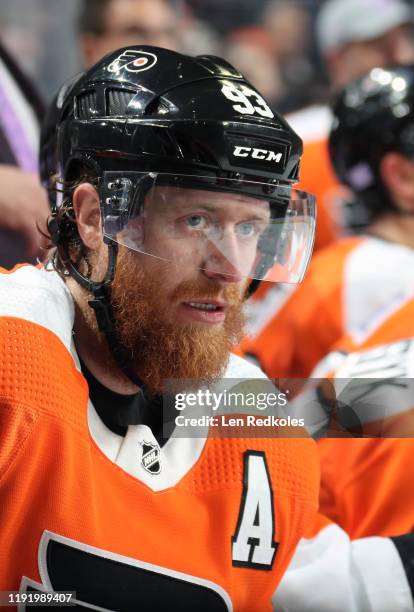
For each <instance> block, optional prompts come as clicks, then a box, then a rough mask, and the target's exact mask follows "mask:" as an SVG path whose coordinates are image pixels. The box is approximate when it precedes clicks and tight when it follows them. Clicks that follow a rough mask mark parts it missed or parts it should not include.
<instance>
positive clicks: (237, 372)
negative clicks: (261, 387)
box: [223, 354, 267, 379]
mask: <svg viewBox="0 0 414 612" xmlns="http://www.w3.org/2000/svg"><path fill="white" fill-rule="evenodd" d="M223 378H243V379H251V378H264V379H267V376H266V374H265V373H264V372H263V371H262V370H261V369H260V368H259V367H257V366H256V365H254V364H253V363H251V362H250V361H247V360H246V359H243V358H242V357H239V356H238V355H233V354H231V355H230V360H229V363H228V366H227V370H226V371H225V373H224V376H223Z"/></svg>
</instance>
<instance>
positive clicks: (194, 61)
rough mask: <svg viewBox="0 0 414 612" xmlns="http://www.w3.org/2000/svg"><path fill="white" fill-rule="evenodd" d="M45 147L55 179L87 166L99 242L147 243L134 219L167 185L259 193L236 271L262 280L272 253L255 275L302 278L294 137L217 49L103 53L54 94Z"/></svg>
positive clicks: (308, 226)
mask: <svg viewBox="0 0 414 612" xmlns="http://www.w3.org/2000/svg"><path fill="white" fill-rule="evenodd" d="M56 147H57V160H56V161H57V167H58V169H59V171H58V172H59V175H60V176H59V180H61V181H62V183H64V182H65V181H67V180H70V179H72V178H74V177H75V176H76V172H77V168H79V164H82V166H85V165H86V166H88V167H89V168H91V169H92V170H93V171H94V173H95V174H96V176H97V178H98V189H99V192H100V197H101V208H102V220H103V227H104V236H105V239H106V240H107V242H108V243H110V242H115V243H119V244H124V245H126V246H128V247H129V248H132V249H135V250H138V251H141V252H146V251H145V247H144V246H143V244H142V241H140V239H139V238H138V237H137V232H136V228H137V219H139V221H142V220H143V217H142V215H143V211H144V203H147V202H148V200H151V201H153V200H154V198H155V197H157V199H158V200H159V199H162V198H163V197H164V198H166V199H170V195H171V188H173V187H174V188H175V189H176V190H177V192H176V193H178V190H183V189H187V190H188V189H191V190H193V191H194V190H195V191H197V192H203V191H209V192H213V191H216V192H220V193H230V194H236V195H238V196H239V197H250V198H252V199H255V200H256V201H257V200H260V201H261V202H262V205H263V203H264V202H267V203H268V205H269V207H270V212H271V215H270V216H271V219H270V222H269V223H268V227H267V228H266V230H265V231H263V232H262V233H261V234H260V240H259V243H258V251H260V257H257V258H256V259H255V261H254V266H253V265H252V263H253V262H250V263H249V262H247V263H246V264H245V266H244V268H243V273H242V275H243V276H246V277H247V278H250V279H252V280H253V279H255V280H261V279H262V278H264V277H265V276H266V274H268V272H269V270H270V269H271V268H272V266H273V264H274V263H275V261H276V262H277V263H278V266H277V269H276V270H275V272H273V273H271V274H270V277H269V276H268V277H267V278H266V280H270V281H272V280H274V281H281V282H283V281H284V282H299V281H300V280H301V278H302V277H303V274H304V271H305V269H306V266H307V263H308V260H309V258H310V254H311V250H312V244H313V234H314V225H315V210H314V201H313V198H312V196H308V195H307V194H306V193H304V192H300V191H298V190H296V189H294V188H292V185H293V184H294V183H296V182H297V180H298V171H299V159H300V155H301V153H302V142H301V140H300V138H299V137H298V136H297V135H296V133H295V132H294V131H293V130H292V129H291V128H290V126H289V125H288V124H287V123H286V121H285V120H284V119H283V118H282V117H281V116H279V115H277V114H276V113H275V112H274V111H273V110H272V109H271V108H270V107H269V105H268V104H267V103H266V101H265V100H264V99H263V97H262V96H261V95H260V93H259V92H258V91H257V90H256V89H255V88H254V87H253V86H252V85H251V84H250V83H249V82H248V81H246V79H245V78H244V77H243V76H242V75H241V74H240V73H239V72H238V71H237V70H236V69H235V68H233V67H232V66H231V65H230V64H228V63H227V62H225V61H224V60H222V59H219V58H216V57H212V56H202V57H195V58H193V57H189V56H185V55H181V54H179V53H176V52H173V51H169V50H166V49H160V48H155V47H142V46H137V47H127V48H124V49H120V50H118V51H115V52H113V53H111V54H109V55H107V56H106V57H105V58H103V59H102V60H101V61H100V62H98V63H97V64H96V65H95V66H94V67H92V68H91V69H90V70H89V71H88V72H86V73H85V74H84V75H83V76H81V78H79V79H78V80H77V81H76V83H75V84H74V85H73V86H72V87H71V89H70V92H69V94H68V95H66V96H65V100H64V102H63V105H62V108H61V109H60V112H59V117H58V126H57V132H56ZM168 189H169V191H168ZM180 193H183V192H182V191H181V192H180ZM154 194H156V196H155V195H154ZM216 229H217V228H216V227H215V230H216ZM241 231H243V232H245V233H246V232H249V231H251V227H250V226H243V228H242V229H241ZM260 231H261V230H260ZM218 235H219V233H218V232H216V231H212V232H211V233H210V234H209V236H208V239H209V240H211V241H214V245H215V247H217V248H218V249H220V250H221V251H222V254H223V255H224V256H225V257H230V255H229V254H228V253H227V252H226V251H225V249H224V247H223V248H222V242H220V240H221V238H220V237H218ZM245 235H246V234H245ZM148 254H150V255H155V256H159V254H158V253H154V252H150V253H148ZM172 259H173V260H174V261H176V259H177V257H176V256H175V255H174V256H173V257H172ZM272 274H273V276H272Z"/></svg>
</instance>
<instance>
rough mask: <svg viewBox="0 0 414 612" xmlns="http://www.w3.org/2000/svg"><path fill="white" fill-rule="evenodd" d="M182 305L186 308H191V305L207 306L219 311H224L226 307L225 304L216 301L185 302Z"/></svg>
mask: <svg viewBox="0 0 414 612" xmlns="http://www.w3.org/2000/svg"><path fill="white" fill-rule="evenodd" d="M183 304H185V305H186V306H191V304H209V305H211V306H215V307H216V308H220V310H226V308H227V307H228V304H227V302H219V301H218V300H186V301H185V302H183Z"/></svg>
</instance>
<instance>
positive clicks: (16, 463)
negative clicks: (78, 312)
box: [0, 266, 319, 612]
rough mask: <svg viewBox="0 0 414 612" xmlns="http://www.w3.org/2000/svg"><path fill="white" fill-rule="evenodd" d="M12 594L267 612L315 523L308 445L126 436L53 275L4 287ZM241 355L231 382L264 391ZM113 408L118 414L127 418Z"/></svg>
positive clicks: (3, 527) (0, 502)
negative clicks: (106, 417)
mask: <svg viewBox="0 0 414 612" xmlns="http://www.w3.org/2000/svg"><path fill="white" fill-rule="evenodd" d="M0 315H1V316H0V362H1V369H0V591H1V590H3V591H4V590H11V591H13V590H19V589H20V590H21V591H27V590H35V591H45V590H53V591H74V592H75V601H76V602H78V605H79V606H81V607H85V606H86V607H87V606H88V605H90V606H97V607H98V608H95V609H102V608H105V609H110V610H136V609H139V610H143V611H146V610H148V611H149V610H151V611H152V612H154V611H157V610H166V609H169V610H181V611H185V610H188V611H190V610H191V611H193V610H199V611H202V610H205V611H209V612H211V611H213V610H223V611H229V610H234V611H239V612H265V611H266V610H268V611H269V610H271V599H272V595H273V593H274V591H275V589H276V587H277V586H278V584H279V582H280V580H281V578H282V576H283V574H284V572H285V570H286V568H287V566H288V564H289V561H290V559H291V557H292V555H293V553H294V551H295V549H296V546H297V544H298V542H299V540H300V538H301V537H302V535H303V534H304V533H305V531H306V530H307V529H308V528H309V526H310V525H311V524H312V523H313V520H314V516H315V512H316V507H317V497H318V485H319V472H318V465H317V457H316V450H315V444H314V442H313V441H312V440H310V439H307V438H297V439H293V438H290V439H289V438H287V437H286V438H284V437H283V436H280V437H279V438H278V439H259V438H256V439H212V438H208V437H207V438H201V437H200V438H193V439H188V438H180V437H175V436H174V435H173V436H172V437H171V438H170V439H169V440H168V441H167V443H166V444H165V445H164V446H163V447H162V448H160V447H159V446H158V443H157V441H156V439H155V438H154V436H153V434H152V431H151V430H150V429H149V427H147V426H146V425H130V426H129V427H128V431H127V434H126V435H125V437H122V436H120V435H118V434H115V433H113V432H112V431H111V430H109V429H108V428H107V427H106V426H105V425H104V423H103V422H102V421H101V420H100V418H99V416H98V414H97V412H96V411H95V409H94V407H93V405H92V404H91V402H90V400H89V401H88V388H87V384H86V381H85V379H84V378H83V376H82V374H81V372H80V369H79V361H78V358H77V355H76V350H75V347H74V343H73V336H72V326H73V318H74V305H73V301H72V298H71V295H70V293H69V291H68V289H67V288H66V286H65V285H64V283H63V282H62V281H61V279H60V278H59V277H58V276H57V275H56V273H54V272H47V271H45V270H42V269H35V268H32V267H30V266H23V267H21V268H19V269H17V270H15V271H14V272H12V273H10V274H1V275H0ZM260 376H262V374H261V373H260V371H259V370H258V369H257V368H254V367H253V366H251V365H250V364H248V363H246V362H244V361H243V360H240V359H239V358H237V357H234V356H232V357H231V360H230V363H229V367H228V370H227V373H226V377H229V378H243V379H246V378H258V377H260ZM114 409H116V406H114Z"/></svg>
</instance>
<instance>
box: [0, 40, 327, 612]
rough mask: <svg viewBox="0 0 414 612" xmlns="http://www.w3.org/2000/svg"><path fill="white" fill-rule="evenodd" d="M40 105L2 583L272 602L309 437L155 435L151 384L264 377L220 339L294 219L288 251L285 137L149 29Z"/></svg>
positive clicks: (211, 66) (297, 519) (307, 502)
mask: <svg viewBox="0 0 414 612" xmlns="http://www.w3.org/2000/svg"><path fill="white" fill-rule="evenodd" d="M56 104H57V109H55V110H56V115H57V125H56V131H55V132H53V129H52V130H51V142H50V143H49V146H50V148H51V150H50V151H48V143H47V142H46V143H45V142H44V143H43V147H42V156H44V157H45V158H46V160H47V159H53V156H54V155H55V156H57V168H56V166H55V168H54V169H53V170H54V171H55V173H56V169H57V175H58V177H57V178H58V179H59V182H58V189H59V190H60V191H62V192H63V193H58V194H57V197H54V198H53V206H54V210H53V215H52V218H51V220H50V223H49V230H50V234H51V239H52V241H53V243H54V244H55V246H56V250H55V253H54V256H53V262H54V266H55V268H56V270H57V271H58V273H56V272H53V271H48V270H45V269H37V268H33V267H30V266H23V267H20V268H18V269H17V270H15V271H14V272H12V273H11V274H3V275H2V276H1V281H0V293H1V298H0V312H1V315H2V316H1V319H0V330H1V331H0V338H1V340H0V345H1V348H0V353H1V357H0V361H1V363H2V368H1V374H0V381H1V382H0V388H1V392H0V397H1V400H0V402H1V410H0V415H1V421H0V422H1V429H0V431H1V443H0V448H1V451H0V474H1V483H0V498H1V504H0V507H1V510H0V514H1V518H0V524H1V528H0V542H1V544H0V549H1V552H0V557H1V558H0V590H3V591H4V590H10V591H16V590H19V588H20V589H21V590H22V591H25V592H26V593H30V592H33V591H36V592H38V591H40V592H42V591H44V590H55V591H56V590H60V591H66V590H67V591H75V592H76V595H75V596H74V599H75V601H76V602H78V604H79V605H80V606H86V607H87V606H97V607H98V608H97V609H102V608H105V609H111V610H117V609H118V610H119V609H122V610H132V609H137V608H139V609H141V610H157V611H158V610H167V609H175V610H178V609H179V610H194V609H196V608H197V609H199V610H206V611H207V610H209V611H211V610H240V611H242V610H249V611H252V612H253V611H255V610H256V611H257V612H262V611H264V610H270V609H271V597H272V594H273V592H274V591H275V589H276V587H277V585H278V583H279V581H280V579H281V576H282V575H283V573H284V571H285V570H286V568H287V565H288V563H289V561H290V559H291V557H292V555H293V553H294V550H295V548H296V545H297V543H298V541H299V540H300V538H301V537H302V535H303V534H304V532H305V529H307V527H308V526H309V525H310V524H311V523H312V521H313V517H314V514H315V512H316V507H317V492H318V480H319V476H318V465H317V456H316V450H315V445H314V442H313V441H312V440H310V439H309V438H303V437H302V438H297V439H291V438H290V439H287V438H288V437H289V432H288V431H286V435H284V434H283V432H281V435H280V436H279V439H278V441H277V442H276V441H275V440H272V439H259V438H258V439H254V440H251V439H231V440H223V439H212V438H210V437H207V436H206V435H204V434H202V432H201V433H200V435H199V436H198V437H197V436H196V435H195V436H194V437H193V438H183V437H180V435H179V433H178V435H174V434H173V435H167V434H166V433H165V431H164V430H163V418H162V400H161V394H162V390H163V388H162V383H163V381H164V380H174V381H175V383H176V385H180V384H181V385H183V388H185V383H184V382H180V381H183V380H184V379H192V380H195V381H197V380H199V381H200V384H201V383H203V384H210V385H212V384H213V383H214V382H215V381H217V380H218V379H220V378H222V377H224V378H230V379H231V378H233V379H240V378H242V379H243V378H247V379H249V378H257V377H261V376H262V374H261V373H260V371H259V370H258V369H257V368H254V367H253V366H250V365H249V364H248V363H246V362H243V361H242V360H240V359H239V358H234V357H233V356H230V348H231V346H232V344H233V343H234V342H235V341H237V339H238V338H240V335H241V333H242V328H243V316H242V304H243V299H244V295H245V293H246V291H247V290H248V286H249V285H250V283H252V282H257V281H260V279H261V278H262V277H263V275H264V274H265V273H266V272H267V270H268V268H269V266H271V265H272V264H273V263H274V261H275V258H278V260H280V261H287V262H288V261H289V260H290V259H292V258H293V259H297V258H298V257H300V251H297V252H296V253H295V252H294V251H290V253H289V250H288V249H289V248H290V246H292V245H294V243H295V240H293V236H294V234H295V232H296V230H297V229H298V228H299V229H298V237H299V238H300V239H301V240H302V242H301V247H305V251H304V252H303V257H302V259H301V261H300V262H299V266H298V267H297V268H295V270H292V271H291V274H292V276H293V277H295V278H296V277H297V278H300V276H301V275H302V274H303V272H304V270H305V268H306V265H307V260H308V258H309V256H310V252H311V246H312V240H313V232H314V205H313V201H312V198H309V199H307V196H306V194H298V197H295V190H294V189H292V184H293V183H294V182H295V181H296V180H297V174H298V165H299V158H300V153H301V141H300V139H299V138H298V137H297V136H296V134H295V133H294V132H293V131H292V130H291V129H290V128H289V126H288V125H287V124H286V123H285V121H284V120H283V119H282V118H281V117H279V116H277V115H274V113H273V112H272V111H271V109H270V108H269V106H268V105H267V103H266V102H265V100H264V99H263V98H262V97H261V95H260V94H259V92H258V91H256V90H255V89H253V88H252V87H251V86H250V85H249V83H248V82H246V81H245V80H244V79H243V77H242V76H241V75H240V74H239V73H238V72H237V71H236V70H235V69H234V68H233V67H232V66H230V65H228V64H227V63H226V62H224V61H222V60H220V59H217V58H211V57H198V58H190V57H187V56H183V55H180V54H177V53H174V52H172V51H167V50H164V49H159V48H152V47H131V48H126V49H121V50H119V51H117V52H115V53H112V54H110V55H108V56H106V58H104V59H103V60H102V61H100V62H99V63H98V64H97V65H95V66H94V67H93V68H91V69H90V70H89V71H88V72H87V73H86V74H85V75H83V76H82V77H81V78H80V79H78V80H76V81H75V82H74V83H73V84H72V86H71V87H70V86H69V89H68V88H66V90H64V91H61V92H60V96H58V99H57V102H56ZM49 128H50V126H49ZM47 133H48V130H46V133H45V137H46V136H47ZM49 153H50V156H49V158H48V154H49ZM46 166H47V161H46ZM285 216H289V218H290V219H291V222H290V223H289V227H287V228H286V231H287V232H290V235H287V236H286V240H281V239H280V233H281V227H282V225H283V220H284V218H285ZM295 217H297V218H298V220H300V222H299V221H298V225H297V226H296V218H295ZM301 222H304V223H305V224H306V226H307V228H308V229H307V232H305V234H304V233H303V232H300V228H301V227H302V224H301ZM289 237H290V238H291V239H289ZM289 245H290V246H289ZM278 249H282V250H281V251H280V252H278ZM283 271H284V273H285V274H287V275H289V273H290V272H289V268H288V267H287V266H286V267H285V268H284V270H283ZM86 381H87V382H86ZM87 383H88V384H87ZM88 388H89V392H88ZM295 466H296V467H295ZM273 491H279V493H278V495H277V499H276V497H274V496H273ZM259 506H260V510H259ZM257 512H259V513H260V517H259V518H258V519H257V518H256V517H257V516H258V515H257ZM284 534H285V535H284ZM252 538H253V539H252ZM95 609H96V608H95Z"/></svg>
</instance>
